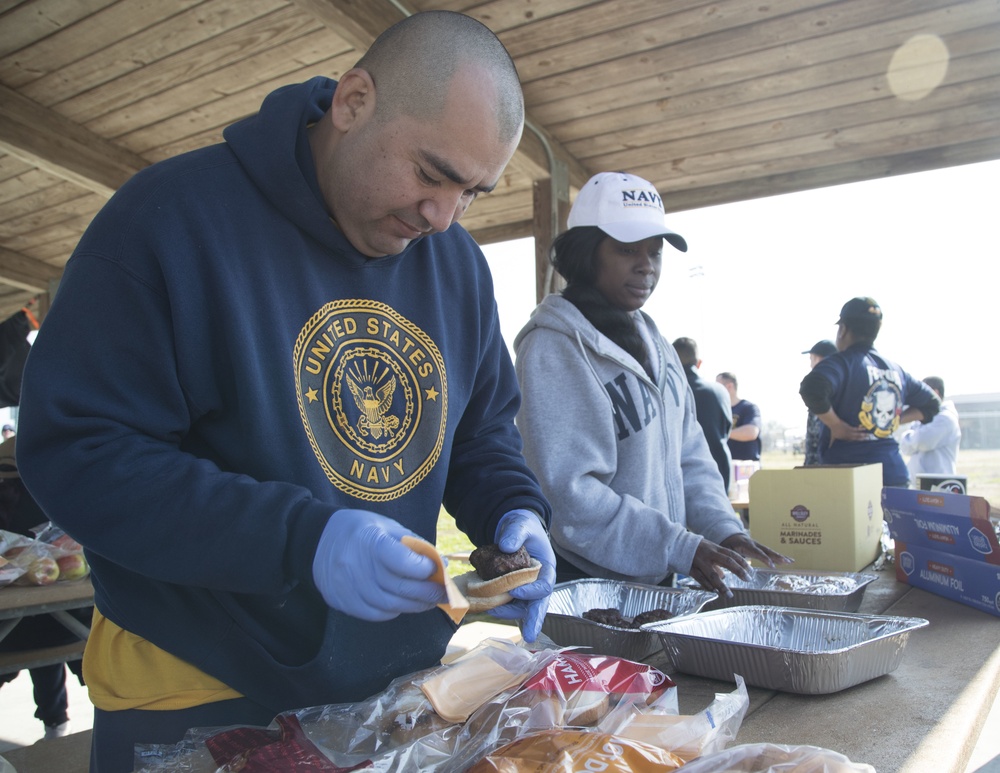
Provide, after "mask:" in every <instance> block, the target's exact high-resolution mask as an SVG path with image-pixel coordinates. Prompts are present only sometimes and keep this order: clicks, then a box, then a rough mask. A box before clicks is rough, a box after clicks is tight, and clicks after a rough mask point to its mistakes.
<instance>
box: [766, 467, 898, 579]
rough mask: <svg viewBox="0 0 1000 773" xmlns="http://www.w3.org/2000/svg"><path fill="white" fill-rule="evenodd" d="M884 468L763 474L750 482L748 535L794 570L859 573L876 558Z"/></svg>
mask: <svg viewBox="0 0 1000 773" xmlns="http://www.w3.org/2000/svg"><path fill="white" fill-rule="evenodd" d="M881 495H882V465H881V464H861V465H824V466H817V467H796V468H794V469H791V470H768V469H763V470H760V471H758V472H756V473H754V475H753V477H752V478H750V536H751V537H753V538H754V539H755V540H757V541H758V542H760V543H762V544H764V545H767V546H768V547H769V548H772V549H774V550H777V551H778V552H779V553H784V554H785V555H786V556H790V557H791V558H794V559H795V564H794V565H793V566H792V567H791V568H793V569H808V570H821V571H835V572H857V571H859V570H861V569H863V568H864V567H866V566H868V564H870V563H871V562H872V561H874V560H875V558H876V557H877V556H878V551H879V541H880V540H881V538H882V506H881Z"/></svg>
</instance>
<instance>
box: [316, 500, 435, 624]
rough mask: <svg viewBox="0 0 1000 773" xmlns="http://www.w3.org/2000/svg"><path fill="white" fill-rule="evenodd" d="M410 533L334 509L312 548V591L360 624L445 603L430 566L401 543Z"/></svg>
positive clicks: (374, 517) (364, 514)
mask: <svg viewBox="0 0 1000 773" xmlns="http://www.w3.org/2000/svg"><path fill="white" fill-rule="evenodd" d="M407 534H409V535H410V536H413V537H416V536H417V535H416V534H414V533H413V532H412V531H410V530H409V529H407V528H406V527H404V526H402V525H401V524H399V523H398V522H396V521H394V520H392V519H391V518H386V517H385V516H383V515H378V514H377V513H370V512H368V511H367V510H338V511H337V512H335V513H334V514H333V515H331V516H330V520H329V521H327V523H326V527H325V528H324V529H323V534H322V535H321V536H320V538H319V544H318V545H317V546H316V555H315V557H314V558H313V565H312V572H313V581H314V582H315V583H316V588H317V589H318V590H319V592H320V593H321V594H322V595H323V600H324V601H326V603H327V604H329V605H330V606H331V607H333V608H334V609H338V610H340V611H341V612H344V613H346V614H348V615H351V616H352V617H359V618H361V619H362V620H373V621H382V620H391V619H392V618H394V617H397V616H398V615H400V614H403V613H406V612H425V611H427V610H428V609H433V608H434V607H435V606H436V605H437V604H439V603H441V602H443V601H445V600H446V598H445V596H446V594H445V590H444V586H442V585H440V584H438V583H436V582H434V581H432V580H430V579H429V578H430V576H431V575H432V574H433V573H434V569H435V566H434V562H433V561H431V559H429V558H428V557H427V556H422V555H420V554H419V553H416V552H415V551H413V550H410V548H408V547H407V546H406V545H404V544H403V543H402V542H400V539H401V538H402V537H403V536H404V535H407Z"/></svg>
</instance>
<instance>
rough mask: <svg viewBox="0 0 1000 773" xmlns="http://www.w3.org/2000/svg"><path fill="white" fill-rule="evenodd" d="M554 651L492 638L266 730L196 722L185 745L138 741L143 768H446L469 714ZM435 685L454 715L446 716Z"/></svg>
mask: <svg viewBox="0 0 1000 773" xmlns="http://www.w3.org/2000/svg"><path fill="white" fill-rule="evenodd" d="M554 656H555V653H553V652H548V651H545V652H539V653H532V652H531V651H529V650H527V649H524V648H520V647H518V646H516V645H514V644H512V643H511V642H509V641H504V640H500V639H488V640H486V641H484V642H482V643H481V644H479V645H478V646H477V647H476V648H474V649H473V650H471V651H470V652H468V653H466V654H465V655H463V656H462V657H461V658H458V659H457V660H455V661H453V662H452V663H449V664H448V665H442V666H435V667H433V668H429V669H425V670H423V671H418V672H415V673H413V674H409V675H406V676H402V677H399V678H397V679H395V680H393V681H392V682H391V683H390V684H389V686H388V687H387V688H386V689H385V690H383V691H382V692H380V693H378V694H376V695H374V696H371V697H370V698H368V699H366V700H363V701H359V702H356V703H340V704H329V705H324V706H315V707H309V708H305V709H299V710H296V711H290V712H285V713H283V714H279V715H278V716H277V717H276V718H275V720H274V721H273V722H272V723H271V724H270V725H268V726H267V727H266V728H261V727H230V728H194V729H191V730H189V731H188V733H187V734H186V736H185V739H184V741H183V742H181V743H178V744H173V745H146V746H142V747H138V746H137V747H136V762H135V768H136V770H137V771H143V772H144V773H165V772H166V771H180V772H182V773H202V771H204V772H205V773H211V772H212V771H215V770H217V769H222V770H230V769H232V770H236V769H239V770H241V771H248V772H249V771H253V773H270V772H272V771H273V773H283V771H287V770H293V769H294V770H331V771H333V770H372V771H379V772H380V773H389V772H390V771H408V770H421V771H434V770H439V769H444V768H443V767H442V766H445V765H446V764H447V763H448V762H449V761H450V760H451V758H452V756H453V754H454V752H455V750H456V743H457V738H458V734H459V732H460V730H461V729H462V725H461V723H460V721H457V720H458V718H459V716H461V715H463V714H464V712H465V711H471V710H474V709H475V708H476V707H478V706H480V705H481V704H483V703H485V702H487V701H489V700H490V699H492V698H494V697H495V696H496V695H497V694H498V691H502V690H503V689H504V688H505V687H506V688H507V691H508V693H509V692H512V691H513V690H515V689H516V688H517V687H518V686H519V685H520V684H521V683H522V682H524V680H525V679H527V678H528V677H529V676H530V675H531V674H533V673H534V672H535V671H537V670H538V669H539V668H540V667H542V666H543V665H544V664H545V663H546V662H548V661H549V660H551V659H552V658H553V657H554ZM425 690H426V691H427V692H425ZM427 693H430V694H431V695H432V696H434V699H435V700H437V701H438V702H439V704H440V705H441V706H443V707H444V710H445V713H448V714H449V716H452V717H453V718H451V719H447V718H445V717H442V716H441V715H440V714H439V713H438V711H437V710H436V709H435V706H434V705H433V704H432V703H431V699H430V698H429V697H428V694H427ZM456 707H458V710H457V713H453V712H456Z"/></svg>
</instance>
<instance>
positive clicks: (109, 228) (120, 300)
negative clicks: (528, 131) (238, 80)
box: [18, 12, 555, 771]
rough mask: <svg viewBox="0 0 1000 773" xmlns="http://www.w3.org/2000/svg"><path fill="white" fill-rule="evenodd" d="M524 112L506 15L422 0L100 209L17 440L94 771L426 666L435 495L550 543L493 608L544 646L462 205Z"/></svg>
mask: <svg viewBox="0 0 1000 773" xmlns="http://www.w3.org/2000/svg"><path fill="white" fill-rule="evenodd" d="M522 125H523V98H522V94H521V89H520V85H519V82H518V80H517V73H516V71H515V69H514V66H513V63H512V61H511V59H510V57H509V55H508V54H507V52H506V50H505V49H504V47H503V45H502V44H501V43H500V41H499V40H498V39H497V38H496V36H495V35H493V33H492V32H490V31H489V30H488V29H487V28H486V27H484V26H483V25H481V24H480V23H479V22H476V21H475V20H473V19H471V18H469V17H467V16H463V15H461V14H455V13H449V12H430V13H425V14H417V15H415V16H412V17H410V18H408V19H407V20H405V21H403V22H400V23H399V24H397V25H394V26H393V27H392V28H390V29H389V30H387V31H386V32H385V33H383V35H382V36H380V37H379V39H378V40H376V41H375V43H374V44H373V45H372V47H371V49H369V51H368V52H367V53H366V54H365V55H364V57H362V59H361V60H359V62H358V64H357V66H356V67H355V68H353V69H351V70H349V71H348V72H346V73H344V75H343V77H342V78H341V79H340V81H339V83H336V82H334V81H331V80H328V79H326V78H315V79H313V80H310V81H308V82H306V83H302V84H297V85H293V86H287V87H284V88H281V89H278V90H277V91H275V92H273V93H272V94H270V95H269V96H268V97H267V98H266V99H265V101H264V103H263V105H262V106H261V109H260V111H259V112H258V113H257V114H256V115H253V116H250V117H249V118H246V119H244V120H242V121H240V122H238V123H236V124H234V125H232V126H230V127H228V128H227V129H226V130H225V132H224V138H225V142H223V143H221V144H219V145H215V146H212V147H208V148H203V149H200V150H196V151H193V152H191V153H188V154H185V155H182V156H179V157H177V158H174V159H170V160H167V161H163V162H161V163H158V164H155V165H153V166H152V167H150V168H148V169H146V170H144V171H142V172H140V173H139V174H137V175H136V176H135V177H134V178H133V179H132V180H130V181H129V182H128V183H127V184H126V185H125V186H123V187H122V189H121V190H120V191H118V193H117V194H116V195H115V196H114V197H113V198H112V199H111V201H110V202H109V203H108V204H107V206H105V207H104V209H103V210H102V211H101V212H100V213H99V214H98V215H97V216H96V218H95V219H94V221H93V223H92V224H91V226H90V227H89V228H88V230H87V232H86V234H85V235H84V237H83V239H82V240H81V241H80V244H79V245H78V247H77V248H76V250H75V252H74V254H73V256H72V258H71V259H70V261H69V263H68V264H67V267H66V271H65V274H64V277H63V279H62V282H61V284H60V288H59V293H58V296H57V297H56V299H55V301H54V303H53V304H52V308H51V310H50V312H49V314H48V315H47V317H46V319H45V320H44V322H43V324H42V330H41V332H40V334H39V336H38V338H37V340H36V342H35V344H34V346H33V349H32V352H31V354H30V355H29V358H28V364H27V367H26V372H25V377H24V387H23V390H22V392H23V395H22V404H21V413H20V422H19V424H20V427H19V429H20V432H19V435H18V462H19V466H20V469H21V475H22V477H23V479H24V481H25V483H26V484H27V486H28V488H29V490H30V491H31V493H32V494H33V496H35V498H36V499H37V501H38V502H39V503H40V505H41V506H42V508H43V509H44V511H45V513H46V514H47V515H48V517H50V518H51V519H52V520H53V521H54V522H56V523H57V524H59V525H60V526H62V527H63V528H65V529H66V531H67V532H69V533H70V534H71V535H72V536H73V537H75V538H76V539H77V540H78V541H79V542H81V543H82V544H83V545H84V546H85V547H86V550H87V555H88V558H89V559H90V563H91V567H92V571H93V580H94V587H95V602H96V613H95V616H94V623H93V627H92V634H91V639H90V642H89V643H88V648H87V652H86V655H85V658H84V674H85V678H86V681H87V685H88V687H89V689H90V695H91V699H92V701H93V702H94V705H95V707H96V711H95V720H94V733H93V747H92V748H93V751H92V768H91V769H92V770H97V771H118V770H131V768H132V753H133V746H134V744H137V743H143V744H150V743H160V744H162V743H174V742H177V741H179V740H181V738H182V737H183V735H184V733H185V731H186V730H187V729H188V728H190V727H196V726H200V727H204V726H223V725H232V724H261V725H265V724H267V723H268V722H270V721H271V719H272V718H273V716H274V715H275V714H276V713H278V712H281V711H286V710H291V709H295V708H301V707H305V706H313V705H321V704H328V703H341V702H350V701H358V700H362V699H364V698H366V697H368V696H370V695H373V694H375V693H377V692H378V691H380V690H382V689H384V688H385V687H386V685H387V684H388V683H389V682H390V681H391V680H392V679H394V678H396V677H398V676H401V675H404V674H407V673H411V672H413V671H416V670H418V669H422V668H426V667H429V666H431V665H434V664H435V663H437V662H438V661H439V659H440V657H441V655H442V654H443V653H444V651H445V647H446V645H447V642H448V640H449V639H450V637H451V635H452V634H453V633H454V630H455V626H454V624H453V623H452V622H451V620H450V619H449V618H448V617H447V616H446V615H445V614H444V613H443V612H442V611H441V610H440V609H436V608H435V607H436V605H437V604H439V603H440V602H442V601H443V600H444V595H443V590H442V588H441V586H440V585H438V584H436V583H434V582H433V581H431V579H430V577H431V574H432V572H433V568H434V567H433V563H432V562H431V560H430V559H428V558H427V557H425V556H421V555H419V554H417V553H416V552H414V551H412V550H410V549H409V548H408V547H407V546H406V545H404V544H403V543H402V542H401V537H403V536H404V535H416V536H419V537H422V538H424V539H426V540H428V541H430V542H432V543H433V542H434V540H435V530H436V524H437V519H438V514H439V510H440V508H441V506H442V504H444V506H445V507H446V508H447V510H448V511H449V512H450V513H451V514H452V515H453V516H454V518H455V520H456V522H457V524H458V526H459V528H461V529H462V530H463V531H464V532H465V533H466V534H468V535H469V537H470V539H471V540H472V542H473V543H474V544H476V545H483V544H487V543H493V542H496V543H498V544H499V545H500V548H501V549H502V550H504V551H507V552H513V551H515V550H517V549H518V548H519V547H521V546H522V545H524V546H525V547H526V548H527V550H528V552H529V553H530V554H531V555H532V556H534V557H535V558H536V559H538V560H539V561H540V562H541V563H542V565H543V568H542V571H541V573H540V575H539V579H538V580H537V581H536V582H535V583H533V584H531V585H527V586H524V587H523V588H520V589H516V590H515V591H513V593H512V595H513V596H514V597H515V601H514V602H512V603H510V604H508V605H506V606H504V607H501V608H499V609H498V610H496V613H497V615H498V616H500V617H507V618H524V620H525V622H524V635H525V638H526V639H527V640H528V641H532V640H534V638H535V636H536V635H537V633H538V631H539V629H540V626H541V619H542V617H543V616H544V612H545V606H546V604H547V599H548V595H549V593H550V592H551V589H552V583H553V581H554V577H555V571H554V564H555V562H554V557H553V554H552V550H551V547H550V545H549V542H548V537H547V532H546V527H547V524H548V520H549V517H550V508H549V505H548V503H547V502H546V501H545V498H544V497H543V495H542V493H541V491H540V489H539V487H538V483H537V481H536V479H535V477H534V476H533V474H532V473H531V471H530V470H529V469H528V467H527V466H526V464H525V462H524V459H523V457H522V455H521V439H520V436H519V434H518V432H517V430H516V429H515V426H514V416H515V414H516V413H517V410H518V405H519V400H520V397H519V393H518V388H517V381H516V378H515V376H514V370H513V367H512V365H511V362H510V358H509V355H508V353H507V347H506V345H505V344H504V341H503V339H502V337H501V334H500V326H499V321H498V316H497V308H496V302H495V300H494V295H493V285H492V280H491V277H490V274H489V269H488V267H487V264H486V261H485V259H484V257H483V255H482V253H481V251H480V250H479V249H478V247H477V246H476V244H475V243H474V242H473V241H472V239H471V238H470V237H469V235H468V233H466V232H465V231H464V230H463V229H462V228H461V227H460V226H458V225H456V221H457V220H458V219H459V218H460V217H461V216H462V214H463V213H464V212H465V209H466V208H467V207H468V206H469V205H470V204H471V203H472V201H473V200H474V199H475V198H476V197H477V196H478V195H479V194H482V193H488V192H489V191H491V190H492V189H493V188H494V187H495V186H496V185H497V183H498V181H499V180H500V177H501V174H502V172H503V169H504V167H505V166H506V164H507V162H508V161H509V159H510V157H511V155H512V154H513V152H514V150H515V148H516V147H517V144H518V141H519V138H520V134H521V130H522ZM262 417H266V418H267V421H262V420H261V418H262ZM276 426H277V427H279V428H280V430H279V431H277V432H275V431H274V429H273V428H274V427H276Z"/></svg>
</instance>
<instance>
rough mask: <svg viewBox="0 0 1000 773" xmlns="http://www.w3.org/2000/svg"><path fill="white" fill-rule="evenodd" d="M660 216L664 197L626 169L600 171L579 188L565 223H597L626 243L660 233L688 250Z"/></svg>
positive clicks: (576, 224) (609, 234)
mask: <svg viewBox="0 0 1000 773" xmlns="http://www.w3.org/2000/svg"><path fill="white" fill-rule="evenodd" d="M663 217H664V214H663V199H661V198H660V194H659V193H657V192H656V187H655V186H654V185H653V184H652V183H651V182H649V181H648V180H643V179H642V178H641V177H636V176H635V175H634V174H626V173H625V172H601V173H600V174H595V175H594V176H593V177H591V178H590V179H589V180H587V182H586V184H585V185H584V186H583V187H582V188H581V189H580V194H579V195H578V196H577V197H576V201H574V202H573V207H572V208H571V209H570V211H569V218H568V219H567V222H566V224H567V226H569V227H570V228H576V227H578V226H597V227H598V228H600V229H601V230H602V231H604V233H606V234H607V235H608V236H610V237H611V238H612V239H617V240H618V241H620V242H626V243H631V242H641V241H642V240H643V239H649V238H650V237H653V236H662V237H663V238H664V239H666V240H667V241H668V242H670V243H671V244H672V245H673V246H674V247H676V248H677V249H678V250H680V251H681V252H687V242H686V241H684V237H683V236H681V235H680V234H678V233H674V232H673V231H671V230H670V229H669V228H667V227H666V226H665V225H664V224H663Z"/></svg>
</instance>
